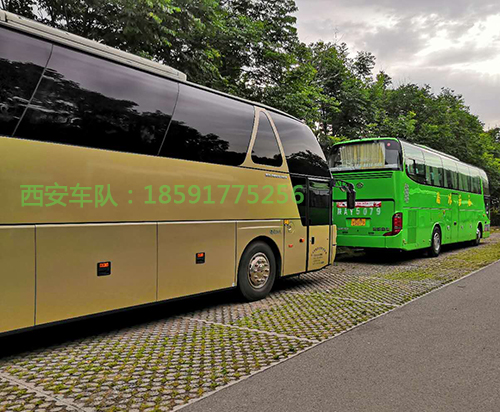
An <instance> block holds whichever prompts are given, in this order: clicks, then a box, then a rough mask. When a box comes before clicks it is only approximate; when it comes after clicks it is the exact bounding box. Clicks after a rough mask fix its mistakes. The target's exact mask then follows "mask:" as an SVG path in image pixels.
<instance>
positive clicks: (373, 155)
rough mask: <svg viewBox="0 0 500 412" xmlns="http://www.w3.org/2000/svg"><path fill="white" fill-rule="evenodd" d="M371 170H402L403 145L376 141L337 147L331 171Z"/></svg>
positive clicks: (393, 141) (334, 149) (331, 160)
mask: <svg viewBox="0 0 500 412" xmlns="http://www.w3.org/2000/svg"><path fill="white" fill-rule="evenodd" d="M370 169H391V170H400V169H401V145H400V144H399V142H398V141H396V140H376V141H369V142H360V143H347V144H343V145H342V144H341V145H336V146H334V148H333V154H332V156H331V157H330V170H331V171H332V172H343V171H353V170H370Z"/></svg>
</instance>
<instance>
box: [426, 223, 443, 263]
mask: <svg viewBox="0 0 500 412" xmlns="http://www.w3.org/2000/svg"><path fill="white" fill-rule="evenodd" d="M441 239H442V237H441V229H439V227H437V226H436V227H435V228H434V230H433V231H432V237H431V247H430V248H429V250H428V255H429V257H438V256H439V254H440V253H441Z"/></svg>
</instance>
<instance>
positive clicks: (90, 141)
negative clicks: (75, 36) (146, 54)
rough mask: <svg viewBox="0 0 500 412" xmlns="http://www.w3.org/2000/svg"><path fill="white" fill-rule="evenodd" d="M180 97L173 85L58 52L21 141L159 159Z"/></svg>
mask: <svg viewBox="0 0 500 412" xmlns="http://www.w3.org/2000/svg"><path fill="white" fill-rule="evenodd" d="M177 94H178V85H177V83H175V82H172V81H169V80H166V79H163V78H161V77H157V76H154V75H151V74H147V73H144V72H141V71H138V70H134V69H132V68H129V67H125V66H122V65H119V64H116V63H112V62H108V61H106V60H103V59H100V58H97V57H93V56H89V55H86V54H84V53H80V52H76V51H72V50H69V49H65V48H62V47H58V46H54V50H53V53H52V57H51V58H50V62H49V65H48V68H47V70H46V71H45V74H44V76H43V79H42V81H41V83H40V86H39V87H38V89H37V92H36V95H35V98H34V99H33V101H32V103H31V105H30V107H29V109H28V111H27V113H26V115H25V117H24V119H23V121H22V123H21V125H20V127H19V129H18V133H17V135H19V137H25V138H30V139H35V140H44V141H49V142H56V143H66V144H71V145H77V146H87V147H95V148H101V149H110V150H120V151H126V152H133V153H141V154H150V155H156V154H158V151H159V149H160V146H161V143H162V141H163V139H164V137H165V132H166V130H167V127H168V124H169V122H170V119H171V114H172V111H173V108H174V105H175V101H176V98H177Z"/></svg>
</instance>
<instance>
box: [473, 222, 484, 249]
mask: <svg viewBox="0 0 500 412" xmlns="http://www.w3.org/2000/svg"><path fill="white" fill-rule="evenodd" d="M482 237H483V231H482V229H481V226H478V227H477V229H476V238H475V239H474V240H472V241H471V245H472V246H479V244H480V243H481V238H482Z"/></svg>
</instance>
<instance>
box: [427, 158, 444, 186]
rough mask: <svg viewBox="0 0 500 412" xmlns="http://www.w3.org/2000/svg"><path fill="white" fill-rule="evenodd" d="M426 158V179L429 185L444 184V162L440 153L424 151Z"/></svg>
mask: <svg viewBox="0 0 500 412" xmlns="http://www.w3.org/2000/svg"><path fill="white" fill-rule="evenodd" d="M424 160H425V180H426V183H427V184H428V185H431V186H437V187H442V186H444V176H443V163H442V161H441V158H440V157H439V156H438V155H435V154H434V153H431V152H427V151H426V152H424Z"/></svg>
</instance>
